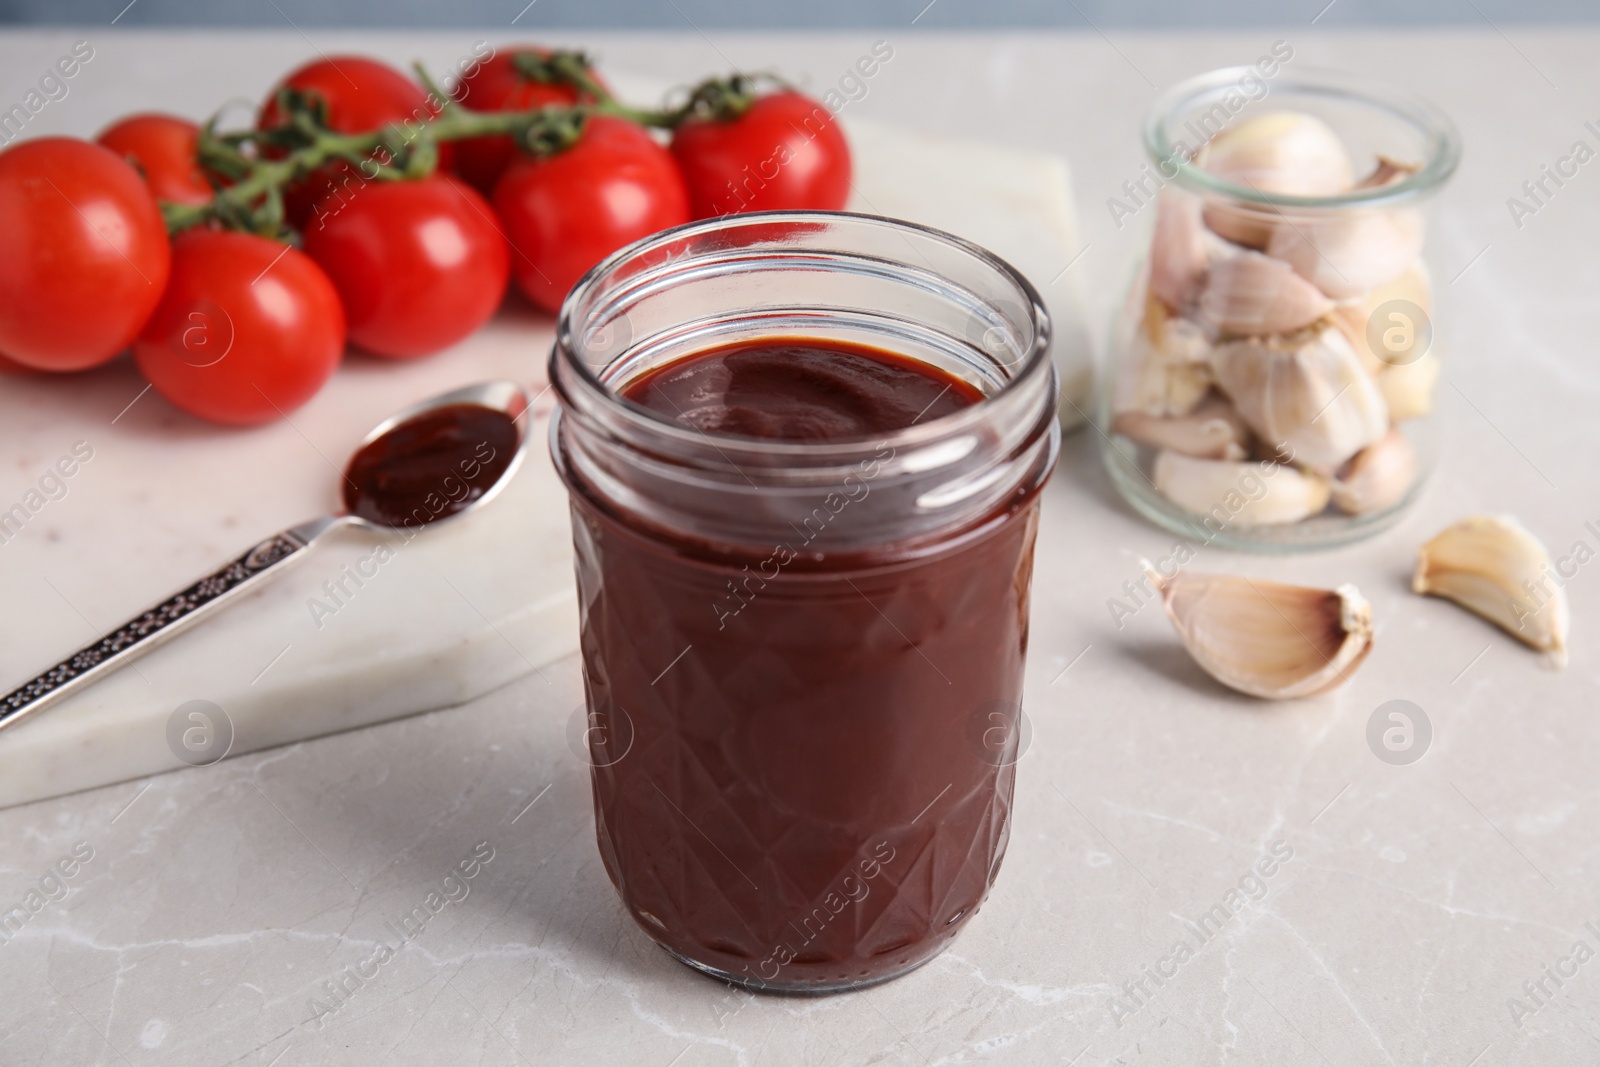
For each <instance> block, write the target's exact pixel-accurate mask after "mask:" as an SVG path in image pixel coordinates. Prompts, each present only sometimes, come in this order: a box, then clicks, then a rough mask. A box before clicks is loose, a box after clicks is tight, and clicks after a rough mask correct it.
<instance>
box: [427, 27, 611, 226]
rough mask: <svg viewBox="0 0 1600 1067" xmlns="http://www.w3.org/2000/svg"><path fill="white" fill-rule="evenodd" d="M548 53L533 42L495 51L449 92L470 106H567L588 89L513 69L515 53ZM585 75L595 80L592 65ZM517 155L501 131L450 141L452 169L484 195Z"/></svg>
mask: <svg viewBox="0 0 1600 1067" xmlns="http://www.w3.org/2000/svg"><path fill="white" fill-rule="evenodd" d="M551 54H552V53H551V50H550V49H548V48H541V47H539V46H537V45H524V46H522V47H518V48H509V49H506V50H505V51H503V52H497V53H496V54H495V55H493V56H491V57H489V58H488V59H487V60H485V61H484V62H482V63H480V64H478V67H477V69H476V70H474V71H472V72H471V73H469V74H467V75H466V76H465V77H463V78H462V79H461V83H460V84H459V85H458V86H457V87H456V90H455V92H454V93H453V94H452V96H453V97H454V99H455V101H456V102H457V103H458V104H464V105H465V106H466V107H468V108H470V109H471V110H473V111H531V110H533V109H534V108H540V107H551V106H570V105H572V104H576V103H577V102H578V101H579V99H587V94H580V93H579V92H578V89H577V87H575V86H573V85H568V84H564V83H560V82H542V81H539V80H537V79H535V78H530V77H528V76H527V75H526V74H523V73H522V72H521V71H519V70H518V69H517V57H518V56H522V55H532V56H538V57H540V58H541V59H548V58H549V57H550V55H551ZM589 76H590V77H591V78H594V79H595V81H596V82H597V83H599V82H600V78H599V76H598V75H596V74H595V73H594V72H593V71H590V72H589ZM516 157H517V146H516V144H515V143H514V142H513V141H512V140H511V138H510V137H508V136H505V135H504V134H501V135H499V136H491V137H470V138H468V139H466V140H464V141H457V142H456V143H455V170H456V173H457V174H459V175H460V176H461V177H462V178H463V179H465V180H466V181H467V182H469V183H471V185H472V186H473V188H475V189H477V190H478V191H479V192H481V193H483V195H485V196H492V195H493V193H494V185H495V182H497V181H499V180H500V175H502V174H504V173H505V171H506V168H507V167H509V166H510V165H511V163H512V161H513V160H515V159H516Z"/></svg>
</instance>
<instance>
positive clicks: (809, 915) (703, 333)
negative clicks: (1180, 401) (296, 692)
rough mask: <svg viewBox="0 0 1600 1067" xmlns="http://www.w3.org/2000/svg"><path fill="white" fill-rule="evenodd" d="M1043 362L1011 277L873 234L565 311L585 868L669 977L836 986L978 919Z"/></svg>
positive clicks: (806, 241)
mask: <svg viewBox="0 0 1600 1067" xmlns="http://www.w3.org/2000/svg"><path fill="white" fill-rule="evenodd" d="M1049 343H1050V328H1049V321H1048V319H1047V318H1046V315H1045V312H1044V309H1043V306H1042V304H1041V301H1040V299H1039V296H1038V294H1037V293H1036V292H1035V291H1034V289H1033V287H1032V286H1031V285H1030V284H1029V283H1028V282H1027V281H1026V280H1025V279H1024V278H1023V277H1021V276H1020V275H1019V274H1018V273H1017V272H1016V271H1015V270H1013V269H1012V268H1011V267H1009V266H1008V265H1007V264H1005V263H1003V262H1001V261H1000V260H999V259H997V258H996V257H994V256H993V255H990V254H989V253H987V252H985V251H984V250H983V249H981V248H978V247H976V246H974V245H972V244H969V243H967V242H965V241H962V240H960V239H958V238H955V237H952V236H949V235H948V234H944V233H940V232H937V231H935V230H930V229H926V228H923V227H920V226H915V225H911V224H909V223H904V222H896V221H892V220H889V219H882V218H874V217H871V216H865V215H850V214H840V213H831V212H781V213H780V212H771V213H755V214H748V215H737V216H729V217H725V218H722V219H716V220H710V221H705V222H699V223H693V224H690V225H688V226H683V227H679V228H677V229H673V230H667V231H664V232H663V233H660V234H657V235H655V236H653V237H650V238H647V239H646V240H644V241H641V242H639V243H637V244H634V245H632V246H630V247H628V248H626V249H623V250H622V251H620V252H618V253H616V254H615V255H613V256H611V257H610V258H609V259H607V260H606V261H605V262H603V263H601V264H600V265H599V266H598V267H596V268H595V269H594V270H593V271H591V272H590V273H589V274H588V275H587V276H586V277H585V278H584V279H583V280H582V281H580V282H579V283H578V285H577V286H576V287H575V288H574V289H573V291H572V292H571V294H569V295H568V297H567V300H566V303H565V305H564V306H563V308H562V311H561V317H560V322H559V324H558V327H557V334H556V342H555V347H554V351H553V353H552V355H551V360H550V377H551V382H552V384H553V385H554V388H555V390H556V392H557V394H558V396H559V401H558V405H557V410H556V413H555V415H554V416H553V418H552V421H551V430H550V433H551V446H552V447H551V451H552V455H553V456H554V459H555V463H556V465H557V467H558V469H559V471H560V473H561V476H562V478H563V480H564V481H565V482H566V485H567V488H568V491H569V494H570V499H571V506H572V519H573V541H574V547H575V550H576V551H575V555H576V569H577V587H578V603H579V607H580V611H581V618H582V653H583V673H584V684H585V693H586V701H587V709H586V714H587V729H586V730H585V731H584V746H585V747H584V751H585V753H586V759H587V761H588V762H589V763H590V764H591V765H592V775H593V788H594V801H595V822H596V829H597V834H598V838H599V844H600V854H601V856H602V858H603V859H604V862H605V867H606V871H607V873H608V874H609V875H610V876H611V880H612V882H613V883H614V884H615V885H616V887H617V891H618V892H619V893H620V894H621V896H622V899H623V902H624V903H625V905H626V906H627V908H628V910H629V912H630V913H631V914H632V915H633V917H634V918H635V919H636V920H637V921H638V923H639V925H640V926H641V927H642V928H643V929H644V931H645V933H647V934H648V935H649V936H650V937H652V938H654V939H655V940H656V941H657V942H659V943H660V944H661V945H662V946H663V947H665V948H666V949H667V950H668V951H669V952H671V953H672V954H673V955H675V956H677V957H678V958H679V959H680V960H682V961H683V962H685V963H687V964H689V965H690V966H692V967H696V968H698V969H700V970H702V971H705V972H707V973H709V974H712V975H714V976H716V977H719V978H723V979H725V980H727V981H730V982H735V983H738V984H740V985H743V986H746V987H748V988H751V989H756V990H768V991H775V992H799V993H822V992H832V991H837V990H844V989H852V988H857V987H860V986H863V985H868V984H871V983H874V982H879V981H884V980H886V979H889V978H893V977H895V976H896V975H899V974H903V973H905V972H906V971H909V970H911V969H912V968H914V967H916V966H918V965H919V964H922V963H924V962H926V961H927V960H929V959H930V958H932V957H933V956H935V955H936V954H938V952H939V951H940V950H941V949H943V948H944V947H945V946H946V945H947V944H949V942H950V940H951V939H952V938H953V937H954V936H955V935H956V933H957V932H958V931H959V930H960V929H961V928H962V926H963V925H964V924H965V923H966V922H967V921H969V920H970V919H971V918H972V915H973V914H974V913H975V912H976V911H977V909H978V907H979V905H980V904H982V903H983V900H984V898H985V896H986V895H987V893H988V890H989V887H990V885H991V884H992V883H993V881H994V878H995V875H996V873H997V871H998V870H999V866H1000V859H1001V857H1002V855H1003V854H1004V852H1005V847H1006V841H1007V837H1008V833H1009V827H1010V812H1011V798H1012V784H1013V780H1014V774H1015V762H1016V759H1017V757H1018V755H1019V745H1020V743H1021V739H1022V731H1021V727H1022V725H1023V720H1022V719H1021V710H1022V709H1021V701H1022V674H1023V659H1024V655H1025V653H1026V651H1027V645H1028V594H1029V585H1030V581H1031V578H1032V570H1033V545H1034V534H1035V530H1036V529H1037V525H1038V514H1039V492H1040V489H1041V487H1042V486H1043V485H1044V483H1045V480H1046V479H1047V478H1048V477H1049V475H1050V472H1051V470H1052V469H1053V467H1054V465H1055V460H1056V454H1057V451H1058V449H1059V443H1060V431H1059V429H1058V427H1057V423H1056V395H1057V394H1056V376H1055V372H1054V370H1053V368H1052V366H1051V363H1050V358H1049Z"/></svg>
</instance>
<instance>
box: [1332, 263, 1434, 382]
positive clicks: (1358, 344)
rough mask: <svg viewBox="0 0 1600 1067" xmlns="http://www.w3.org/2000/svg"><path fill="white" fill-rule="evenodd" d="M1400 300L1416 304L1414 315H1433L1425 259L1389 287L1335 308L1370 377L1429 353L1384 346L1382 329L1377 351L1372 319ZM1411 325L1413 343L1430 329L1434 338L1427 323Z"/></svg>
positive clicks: (1430, 287) (1335, 317) (1431, 295)
mask: <svg viewBox="0 0 1600 1067" xmlns="http://www.w3.org/2000/svg"><path fill="white" fill-rule="evenodd" d="M1396 300H1403V301H1405V302H1406V303H1408V304H1411V305H1413V307H1414V309H1415V310H1414V311H1412V312H1411V314H1412V315H1415V314H1416V313H1417V312H1420V313H1421V314H1422V316H1423V317H1424V319H1426V318H1427V317H1428V316H1431V315H1432V314H1433V283H1432V281H1431V279H1430V277H1429V275H1428V267H1427V265H1426V264H1425V263H1423V262H1422V261H1421V260H1418V261H1417V262H1415V263H1413V264H1411V266H1410V267H1408V268H1406V271H1405V273H1403V274H1401V275H1400V277H1398V278H1396V279H1395V280H1394V281H1392V282H1390V283H1389V284H1388V285H1380V286H1379V287H1378V288H1376V289H1374V290H1372V292H1370V293H1367V294H1366V295H1365V296H1362V297H1358V298H1356V299H1354V300H1351V301H1347V302H1345V303H1342V304H1340V305H1339V306H1338V307H1336V308H1335V309H1334V312H1333V314H1334V322H1335V323H1336V324H1337V325H1338V326H1339V327H1340V328H1341V329H1343V330H1344V332H1345V336H1346V337H1348V338H1349V339H1350V344H1351V345H1352V346H1353V347H1354V348H1355V350H1356V354H1357V355H1359V356H1360V357H1361V365H1362V366H1364V367H1366V368H1367V371H1368V373H1370V374H1380V373H1382V372H1383V370H1384V369H1385V368H1386V367H1389V366H1390V365H1392V364H1394V363H1397V362H1399V361H1407V362H1409V361H1410V360H1412V359H1415V358H1420V355H1421V354H1425V350H1424V353H1421V354H1419V353H1416V352H1414V351H1413V350H1411V349H1409V348H1408V349H1406V350H1404V351H1394V350H1393V349H1391V348H1390V347H1388V346H1386V345H1385V344H1384V342H1383V337H1384V336H1385V335H1384V334H1383V332H1382V331H1381V330H1380V331H1379V344H1378V350H1377V351H1374V346H1373V343H1372V338H1371V337H1370V336H1369V334H1368V327H1369V325H1370V324H1371V322H1372V316H1373V315H1375V314H1377V313H1378V311H1379V309H1380V308H1382V307H1383V306H1384V305H1385V304H1389V303H1391V302H1393V301H1396ZM1411 326H1412V330H1411V333H1410V338H1411V339H1413V340H1415V339H1416V338H1417V337H1418V336H1419V334H1418V331H1422V330H1426V331H1427V332H1428V334H1430V335H1431V333H1432V330H1431V325H1430V324H1428V323H1426V322H1414V323H1412V324H1411ZM1419 343H1420V342H1419Z"/></svg>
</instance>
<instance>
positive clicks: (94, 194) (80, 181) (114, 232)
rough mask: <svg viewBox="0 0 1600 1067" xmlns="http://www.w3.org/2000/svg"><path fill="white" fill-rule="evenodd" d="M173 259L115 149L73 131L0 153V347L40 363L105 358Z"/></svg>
mask: <svg viewBox="0 0 1600 1067" xmlns="http://www.w3.org/2000/svg"><path fill="white" fill-rule="evenodd" d="M171 265H172V250H171V247H170V246H169V245H168V243H167V230H166V227H165V226H164V225H163V224H162V221H161V212H160V210H159V209H158V208H157V207H156V202H155V199H154V198H153V197H152V196H151V195H150V190H149V189H148V188H146V187H145V184H144V180H143V179H142V178H140V177H139V172H138V171H136V170H134V169H133V168H132V167H130V166H128V164H126V163H124V162H123V161H122V160H121V159H118V158H117V155H116V153H115V152H112V151H111V150H110V149H108V148H102V147H100V146H99V145H97V144H91V143H89V142H88V141H80V140H77V139H75V138H71V137H42V138H39V139H38V140H34V141H24V142H23V143H21V144H19V145H17V146H16V147H14V148H9V149H7V150H6V151H4V152H0V352H4V353H5V354H6V355H7V356H9V357H10V358H11V359H13V360H15V361H16V362H18V363H22V364H25V365H27V366H30V367H35V368H38V369H39V370H55V371H66V370H81V369H82V368H84V367H92V366H94V365H95V364H97V363H104V362H105V361H106V360H108V359H110V358H111V357H112V356H114V355H116V354H117V353H118V352H120V351H122V350H123V349H124V348H126V347H128V345H129V344H130V343H131V342H132V341H133V338H134V336H135V335H136V334H137V333H138V332H139V328H140V327H141V326H143V325H144V323H145V320H146V319H147V318H149V317H150V312H151V310H152V309H154V308H155V306H156V303H157V302H158V301H159V300H160V299H161V291H162V290H163V289H164V288H165V287H166V284H167V273H168V271H169V270H170V269H171Z"/></svg>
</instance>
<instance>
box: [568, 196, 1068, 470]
mask: <svg viewBox="0 0 1600 1067" xmlns="http://www.w3.org/2000/svg"><path fill="white" fill-rule="evenodd" d="M818 222H826V223H828V224H832V225H838V224H840V223H845V224H848V225H857V224H860V225H863V226H874V227H887V228H889V229H893V230H898V231H901V232H906V231H910V232H912V233H916V234H919V235H920V236H922V237H924V238H927V239H930V240H932V241H935V242H940V243H943V244H945V245H947V246H949V247H951V248H953V249H957V250H959V251H962V252H964V253H966V254H968V255H970V256H972V257H973V258H975V259H977V260H978V261H980V262H981V263H982V264H983V265H984V266H986V267H988V268H989V269H991V270H993V271H995V272H996V273H998V274H999V275H1001V276H1002V277H1004V278H1005V279H1006V281H1007V282H1008V283H1010V284H1011V285H1012V286H1014V287H1015V289H1016V291H1017V293H1018V295H1019V296H1020V297H1021V298H1022V301H1023V303H1024V305H1025V308H1024V311H1025V314H1026V315H1027V317H1028V319H1029V322H1030V325H1031V327H1032V339H1031V343H1030V344H1029V346H1028V349H1027V351H1026V352H1024V353H1022V355H1021V356H1020V357H1019V358H1018V359H1017V360H1015V361H1014V362H1012V363H1011V364H1008V366H1010V367H1014V368H1015V370H1014V372H1013V373H1011V374H1009V375H1008V376H1007V377H1006V379H1005V380H1004V381H1003V382H1002V383H1001V385H1000V387H999V388H998V389H996V390H994V391H993V392H992V393H985V394H984V396H983V398H982V399H980V400H978V401H977V402H975V403H973V404H969V405H967V406H965V407H963V408H960V409H959V410H956V411H954V412H951V413H949V414H946V415H941V416H939V417H937V418H934V419H930V420H928V421H927V422H921V423H916V424H914V425H911V426H906V427H903V428H901V429H898V430H892V431H889V432H887V433H883V434H877V435H872V436H869V437H860V438H834V439H829V440H823V441H783V440H774V439H772V438H765V437H750V436H745V435H741V434H723V433H719V434H717V435H716V436H715V438H714V439H712V440H714V442H715V443H716V444H717V445H719V446H722V447H725V448H726V449H728V450H737V451H743V450H755V451H759V452H761V453H762V454H764V455H765V456H766V457H769V459H773V460H778V461H779V462H780V464H781V462H782V461H783V460H785V459H792V460H795V461H797V462H801V463H802V464H803V465H806V466H810V465H812V464H816V463H819V462H821V463H826V462H827V461H828V460H830V459H836V460H847V459H849V458H850V457H853V456H855V455H858V454H859V453H861V452H862V450H863V449H871V448H873V447H875V446H876V445H878V444H880V443H883V442H888V443H891V444H894V445H896V446H903V447H905V448H910V449H915V448H919V447H921V446H925V445H935V444H937V443H939V442H940V441H942V440H945V439H947V438H949V437H952V436H955V435H959V434H963V433H968V432H970V431H972V430H973V429H975V428H976V427H978V426H980V425H981V424H982V423H983V422H984V421H985V420H986V419H988V418H990V417H991V414H990V413H991V412H992V411H993V409H994V408H995V407H996V406H997V405H999V404H1001V403H1003V402H1006V401H1009V400H1010V399H1011V398H1012V397H1013V396H1014V395H1015V394H1016V393H1017V392H1019V391H1021V390H1023V389H1026V388H1028V387H1029V386H1030V385H1031V384H1032V383H1034V382H1036V381H1037V379H1038V378H1039V376H1040V375H1041V374H1049V373H1051V372H1052V370H1053V365H1052V363H1051V361H1050V341H1051V324H1050V317H1049V314H1048V312H1047V311H1046V310H1045V307H1044V301H1043V298H1042V297H1041V296H1040V295H1039V292H1038V290H1037V289H1035V288H1034V286H1033V283H1032V282H1030V281H1029V280H1028V279H1027V277H1026V276H1024V275H1023V274H1022V272H1021V271H1019V270H1017V269H1016V268H1015V267H1013V266H1012V265H1011V264H1010V263H1008V262H1006V261H1005V260H1004V259H1002V258H1000V257H999V256H997V255H995V254H994V253H992V252H990V251H989V250H988V249H986V248H984V247H982V246H981V245H978V244H976V243H974V242H972V241H969V240H967V239H965V238H963V237H958V236H956V235H954V234H951V233H948V232H946V231H944V230H940V229H937V228H935V227H932V226H925V225H923V224H921V223H916V222H909V221H906V220H904V219H895V218H890V217H887V216H883V215H874V214H868V213H865V212H852V211H815V210H806V211H749V212H740V213H738V214H734V215H725V216H721V217H719V218H714V219H700V220H696V221H694V222H688V223H684V224H682V225H679V226H674V227H671V228H669V229H665V230H661V231H658V232H656V233H654V234H651V235H650V236H648V237H644V238H641V239H640V240H638V241H635V242H633V243H632V244H629V245H627V246H625V247H623V248H621V249H618V250H617V251H616V252H613V253H612V254H611V255H609V256H607V257H606V258H605V259H603V260H601V261H600V262H599V263H597V264H596V265H595V266H594V267H592V268H590V269H589V271H588V272H587V273H585V274H584V275H583V277H581V278H580V279H578V282H577V283H576V284H575V285H574V286H573V287H572V289H571V290H570V291H569V292H568V293H567V296H566V299H565V300H563V301H562V304H561V311H560V313H559V316H558V318H557V321H556V332H555V343H554V345H553V346H552V351H551V357H550V359H551V375H550V379H551V383H552V385H556V386H557V388H558V391H560V390H559V380H558V376H557V374H556V373H555V371H556V367H557V365H558V363H559V364H560V365H562V366H563V368H564V369H565V370H567V371H570V372H572V374H573V376H574V377H575V379H576V383H577V384H579V385H581V387H582V389H583V390H584V391H585V392H588V393H589V394H590V395H591V397H592V398H598V399H600V400H601V401H602V402H603V403H607V405H608V407H609V409H610V411H611V412H612V414H613V415H620V416H621V417H622V418H623V419H624V420H625V422H626V423H627V424H628V425H630V426H632V427H634V428H636V429H640V430H644V431H647V432H648V433H651V434H656V435H660V437H661V438H663V439H664V440H665V441H668V442H677V443H680V444H684V445H704V444H705V442H706V441H707V440H708V436H707V435H706V434H705V433H704V432H703V431H701V430H698V429H695V428H693V427H688V426H684V425H683V424H682V423H680V422H678V421H676V420H675V419H671V418H668V417H667V416H665V415H662V414H660V413H659V412H656V411H654V410H651V409H650V408H647V407H645V406H644V405H642V404H638V403H635V402H633V401H630V400H628V399H627V398H625V397H623V396H622V395H621V394H620V393H619V392H618V391H617V390H616V389H614V388H612V387H611V386H609V385H607V383H605V382H604V381H602V380H601V378H600V376H599V374H597V373H596V372H595V370H594V368H592V367H591V366H590V365H589V364H588V362H587V361H585V360H584V359H582V358H580V356H579V353H580V350H581V349H580V346H579V344H578V343H577V336H578V330H579V328H581V323H576V322H575V320H576V318H577V317H578V316H579V315H580V314H581V312H582V310H583V309H585V308H586V306H587V305H588V302H589V298H590V297H591V296H592V295H593V294H594V292H595V291H596V290H597V289H598V288H600V286H601V285H603V284H604V282H605V280H606V279H607V278H608V277H609V276H610V275H611V274H612V273H613V272H615V271H617V270H618V269H619V268H620V267H621V266H623V265H624V264H626V263H627V262H629V261H630V260H634V259H637V258H638V257H641V256H644V255H647V254H648V253H650V252H652V251H656V250H659V249H662V248H665V247H668V246H670V245H672V244H673V243H674V242H678V241H682V240H683V239H685V238H690V237H696V236H700V235H703V234H710V233H717V232H727V231H730V230H736V229H740V228H752V229H757V228H759V229H767V230H770V229H771V228H772V227H773V226H774V225H779V226H781V225H784V224H794V225H795V226H797V227H805V226H807V225H815V224H817V223H818ZM561 377H562V378H565V377H566V376H565V375H562V376H561ZM567 380H571V379H567ZM1052 418H1053V416H1052ZM719 451H721V448H719ZM729 462H730V463H731V462H732V461H731V460H730V461H729ZM735 466H736V465H735Z"/></svg>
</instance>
